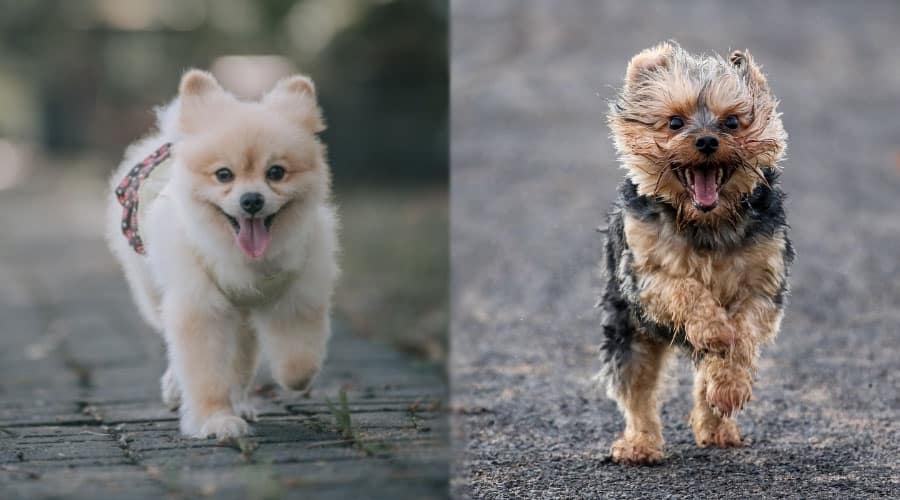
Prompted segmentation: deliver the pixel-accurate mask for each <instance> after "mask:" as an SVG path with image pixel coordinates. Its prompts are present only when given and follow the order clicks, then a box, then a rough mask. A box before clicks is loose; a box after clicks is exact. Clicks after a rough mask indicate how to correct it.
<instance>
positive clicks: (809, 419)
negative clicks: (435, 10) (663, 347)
mask: <svg viewBox="0 0 900 500" xmlns="http://www.w3.org/2000/svg"><path fill="white" fill-rule="evenodd" d="M452 21H453V30H452V31H453V42H452V54H451V61H452V63H451V64H452V103H451V106H452V117H453V124H452V134H453V142H452V144H453V145H452V161H453V167H452V168H453V174H452V216H451V218H452V237H451V241H452V253H451V255H452V269H453V284H454V287H453V295H452V301H453V314H454V320H453V330H452V345H451V351H452V362H451V372H452V392H453V408H454V409H455V410H456V416H455V418H454V422H453V435H454V439H455V443H456V447H457V449H456V462H455V464H454V474H455V477H454V479H453V480H452V481H453V491H454V493H455V494H456V495H458V496H461V497H476V498H555V497H559V498H589V497H610V498H618V497H621V498H628V497H644V498H646V497H664V496H667V495H672V496H675V497H679V498H680V497H706V498H708V497H713V496H714V497H720V498H722V497H725V498H732V497H741V498H746V497H848V498H860V497H879V496H893V497H895V498H896V497H897V496H900V464H898V460H900V459H898V456H900V424H898V419H900V370H898V361H897V360H898V358H900V331H898V324H900V196H898V194H900V114H898V111H900V52H898V50H897V49H898V47H900V30H898V29H897V26H900V4H898V3H896V2H892V1H869V2H865V3H863V4H862V5H860V4H857V3H851V2H846V3H845V2H837V1H833V2H812V1H806V2H799V1H798V2H776V1H769V2H715V1H699V2H665V3H663V2H657V3H650V2H637V1H632V2H600V1H592V0H582V1H573V0H562V1H550V0H505V1H500V0H494V1H491V2H482V1H479V0H456V1H454V2H453V15H452ZM670 38H674V39H676V40H678V41H679V42H680V43H681V44H682V45H683V46H684V47H685V48H687V49H689V50H692V51H709V50H715V51H718V52H727V51H728V50H729V49H731V48H749V49H750V51H751V52H752V53H753V55H754V56H755V57H756V59H757V61H758V62H760V63H761V64H762V65H763V66H764V70H765V71H766V72H767V74H768V75H769V81H770V83H771V85H772V87H773V88H774V90H775V92H776V94H777V95H778V96H779V97H780V98H781V100H782V106H781V109H782V111H783V113H784V124H785V127H786V128H787V130H788V132H789V133H790V136H791V139H790V147H789V158H788V159H787V161H786V162H785V173H784V177H783V181H784V187H785V189H786V190H787V191H788V193H789V195H790V200H789V202H788V204H787V209H788V216H789V219H790V222H791V224H792V226H793V230H792V233H791V234H792V238H793V239H794V242H795V247H796V249H797V254H798V256H797V260H796V264H795V266H794V268H793V273H792V279H791V281H792V286H793V293H792V296H791V298H790V301H789V306H788V311H787V316H786V319H785V321H784V324H783V328H782V332H781V334H780V336H779V338H778V339H777V341H776V343H775V344H774V345H771V346H768V347H767V348H766V349H765V350H764V353H763V359H762V362H761V372H760V376H759V381H758V383H757V386H756V390H755V394H754V396H755V399H754V401H752V402H751V403H750V405H749V408H748V409H747V410H746V411H745V412H744V413H742V414H741V415H740V417H739V422H740V424H741V427H742V430H743V432H744V435H745V436H746V437H747V438H749V440H750V441H751V444H750V446H748V447H745V448H742V449H730V450H708V449H698V448H696V447H695V446H694V443H693V437H692V434H691V431H690V428H689V426H688V424H687V415H688V412H689V408H690V394H689V387H690V379H689V370H688V368H687V363H686V362H685V361H684V360H681V363H680V364H679V366H678V367H677V368H676V369H674V370H673V371H672V377H671V380H670V381H669V383H668V390H667V394H668V395H669V396H668V401H667V402H666V403H665V405H664V408H663V420H664V423H665V429H664V433H665V437H666V439H667V442H668V453H669V458H668V460H667V461H666V462H665V463H664V464H663V465H660V466H657V467H644V468H634V467H631V468H629V467H622V466H619V465H616V464H613V463H611V462H610V461H609V459H608V449H609V445H610V443H611V442H612V440H613V439H614V437H615V435H616V434H617V433H618V432H620V431H621V429H622V426H623V423H622V420H621V417H620V416H619V413H618V411H617V410H616V409H615V406H614V403H613V402H612V401H609V400H607V399H606V398H605V396H604V395H603V394H602V391H601V390H599V389H598V388H597V387H596V386H595V384H593V383H592V382H591V377H592V376H593V375H594V374H595V373H596V372H597V370H598V369H599V362H598V360H597V348H598V344H599V341H600V337H599V311H598V310H597V309H595V308H594V304H595V303H596V302H597V299H598V297H599V296H600V293H601V287H602V279H601V278H600V273H599V262H600V256H601V245H602V237H601V235H600V234H598V233H597V232H595V228H596V227H597V226H599V225H601V224H603V223H604V219H605V213H606V210H607V207H608V206H609V203H610V202H611V200H612V198H613V196H614V191H615V185H616V184H617V183H618V181H619V180H620V178H621V176H622V172H621V171H620V170H618V169H617V165H616V163H615V161H614V155H613V151H612V145H611V143H610V140H609V139H608V137H607V136H608V128H607V127H606V125H605V113H606V99H607V98H609V97H610V96H612V95H613V93H614V88H615V87H616V86H618V85H619V84H620V82H621V79H622V77H623V75H624V71H625V65H626V63H627V61H628V59H629V57H630V56H632V55H633V54H635V53H637V52H638V51H639V50H641V49H643V48H646V47H648V46H650V45H653V44H655V43H657V42H659V41H661V40H666V39H670Z"/></svg>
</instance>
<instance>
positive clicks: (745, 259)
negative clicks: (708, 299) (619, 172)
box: [606, 170, 794, 338]
mask: <svg viewBox="0 0 900 500" xmlns="http://www.w3.org/2000/svg"><path fill="white" fill-rule="evenodd" d="M766 178H767V181H768V185H760V186H758V187H757V188H756V189H755V190H754V192H753V193H751V194H750V195H749V196H748V197H747V198H746V200H744V202H743V203H742V206H741V208H740V210H739V213H738V214H737V218H736V220H734V221H733V222H734V223H733V224H721V225H720V226H718V227H710V226H699V225H694V226H691V225H688V226H681V227H679V226H678V224H677V222H676V216H677V214H676V212H675V210H674V209H673V208H672V207H671V206H670V205H667V204H665V203H663V202H661V201H658V200H656V199H653V198H651V197H648V196H642V195H639V194H638V193H637V189H636V186H635V185H634V184H633V183H632V182H631V181H629V180H626V181H625V182H624V183H623V184H622V185H621V186H620V188H619V199H618V200H617V202H616V205H615V208H614V210H613V212H612V213H611V214H610V219H609V229H608V234H607V242H606V253H607V270H608V271H607V273H608V278H609V283H608V285H607V291H606V301H607V303H608V307H611V309H610V310H611V311H621V312H626V311H630V314H628V316H630V317H631V318H632V320H635V321H638V322H639V323H641V324H643V327H644V328H645V329H646V330H647V331H653V332H656V333H657V334H659V335H662V336H664V337H667V338H671V336H672V335H673V334H674V333H675V332H674V331H673V328H672V325H671V324H670V323H669V321H667V316H668V315H667V314H666V313H665V312H664V311H662V310H656V308H657V307H659V305H658V304H657V305H654V304H652V303H651V301H647V300H645V297H646V294H647V292H648V291H651V290H652V291H653V292H655V295H656V296H669V297H675V296H676V295H677V294H678V293H682V292H680V291H679V289H678V284H679V281H682V280H683V279H685V278H687V279H692V280H696V281H697V282H699V283H700V284H702V285H703V287H704V288H705V289H707V290H708V291H709V292H710V293H711V294H712V296H713V298H714V299H715V300H716V302H718V303H719V304H720V305H721V306H722V307H725V308H726V309H728V308H731V307H739V306H740V304H741V303H742V302H744V301H745V300H748V299H753V298H765V299H768V300H771V302H772V303H774V304H775V306H776V307H778V308H781V307H782V305H783V299H784V295H785V294H786V293H787V290H788V284H787V274H788V268H789V266H790V263H791V261H792V260H793V255H794V253H793V248H792V247H791V243H790V240H789V238H788V236H787V229H788V226H787V223H786V221H785V214H784V208H783V205H782V200H783V197H784V195H783V193H782V192H781V190H780V189H779V188H778V185H777V183H778V176H777V173H776V172H774V171H772V170H769V171H768V172H767V175H766ZM617 304H618V305H617ZM616 314H617V313H616Z"/></svg>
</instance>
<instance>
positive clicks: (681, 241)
mask: <svg viewBox="0 0 900 500" xmlns="http://www.w3.org/2000/svg"><path fill="white" fill-rule="evenodd" d="M624 231H625V240H626V242H627V244H628V248H629V249H630V252H631V259H630V260H631V268H632V269H631V270H632V271H633V272H634V273H635V276H636V278H637V289H638V292H639V293H640V291H641V290H644V289H645V288H648V287H653V286H665V284H664V283H654V282H653V281H652V278H648V277H647V276H651V275H652V273H657V272H659V273H662V274H665V275H666V276H668V277H670V278H692V279H695V280H697V281H699V282H700V283H702V284H703V285H704V287H705V288H706V289H708V290H709V291H710V292H711V293H712V295H713V297H714V298H715V299H716V301H717V302H718V303H719V304H721V305H722V306H724V307H726V308H727V307H728V306H729V305H731V304H735V303H739V302H741V301H742V300H744V299H746V298H749V297H752V296H764V297H775V296H776V295H777V294H778V292H779V289H780V287H781V282H782V280H783V277H784V274H785V265H784V259H783V257H782V256H783V254H784V250H785V246H786V241H785V238H784V235H783V234H775V235H772V237H770V238H765V239H762V240H760V241H754V242H752V244H750V245H748V246H742V247H738V248H734V249H727V250H707V249H700V248H697V247H695V246H694V245H693V244H692V243H691V242H690V241H689V240H688V238H686V237H685V235H683V234H682V233H680V232H678V231H677V230H675V226H674V224H669V223H666V222H665V221H659V220H656V221H645V220H640V219H638V218H637V217H634V216H632V215H630V214H627V213H626V214H625V217H624ZM648 312H651V313H652V311H648ZM654 316H656V315H655V314H654Z"/></svg>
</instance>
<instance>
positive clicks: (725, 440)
mask: <svg viewBox="0 0 900 500" xmlns="http://www.w3.org/2000/svg"><path fill="white" fill-rule="evenodd" d="M704 417H706V418H704ZM710 417H711V416H710V415H708V413H707V414H706V415H701V416H694V415H692V416H691V428H692V429H693V430H694V439H695V440H696V441H697V446H699V447H701V448H706V447H708V446H715V447H718V448H733V447H738V446H744V442H743V441H742V440H741V433H740V431H739V430H738V426H737V422H735V421H734V420H733V419H730V418H721V417H712V418H710Z"/></svg>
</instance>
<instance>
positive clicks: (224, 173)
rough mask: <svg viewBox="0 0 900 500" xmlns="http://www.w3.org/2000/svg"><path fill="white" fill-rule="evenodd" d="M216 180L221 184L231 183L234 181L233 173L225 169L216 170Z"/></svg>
mask: <svg viewBox="0 0 900 500" xmlns="http://www.w3.org/2000/svg"><path fill="white" fill-rule="evenodd" d="M216 180H217V181H219V182H221V183H226V182H231V181H233V180H234V172H232V171H231V170H230V169H227V168H220V169H219V170H216Z"/></svg>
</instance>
